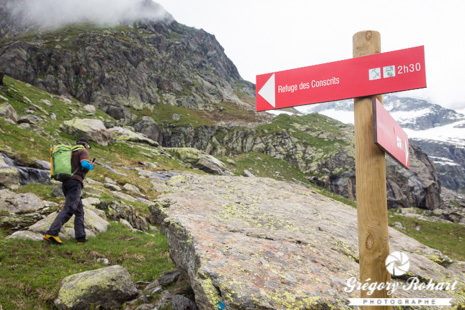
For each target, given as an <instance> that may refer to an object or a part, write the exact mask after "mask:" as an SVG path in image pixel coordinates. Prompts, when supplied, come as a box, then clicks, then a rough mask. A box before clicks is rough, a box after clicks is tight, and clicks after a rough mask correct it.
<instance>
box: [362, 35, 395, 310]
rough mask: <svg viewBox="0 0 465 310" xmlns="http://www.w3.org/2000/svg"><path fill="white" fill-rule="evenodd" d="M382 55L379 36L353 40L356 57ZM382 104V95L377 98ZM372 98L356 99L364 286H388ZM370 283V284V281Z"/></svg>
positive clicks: (382, 180) (382, 175)
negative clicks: (365, 284)
mask: <svg viewBox="0 0 465 310" xmlns="http://www.w3.org/2000/svg"><path fill="white" fill-rule="evenodd" d="M380 52H381V39H380V34H379V32H376V31H362V32H358V33H356V34H355V35H354V36H353V56H354V57H360V56H365V55H370V54H376V53H380ZM367 75H368V72H367ZM374 97H376V98H378V100H379V101H380V102H381V103H382V102H383V97H382V95H377V96H374ZM372 98H373V97H363V98H355V99H354V113H355V115H354V125H355V170H356V195H357V217H358V242H359V256H360V282H361V283H362V284H364V283H374V282H377V283H386V282H390V281H391V275H390V274H389V272H388V271H387V269H386V266H385V261H386V257H387V256H388V255H389V233H388V214H387V196H386V163H385V159H384V151H383V150H381V149H380V148H379V147H378V146H377V145H376V144H375V143H374V141H373V120H372V115H373V111H372ZM368 279H370V280H369V281H367V280H368ZM360 295H361V296H360V297H361V298H389V297H390V296H388V295H387V291H386V290H380V291H378V290H376V291H375V292H374V293H373V294H372V295H370V296H368V295H367V291H363V290H362V291H361V294H360ZM362 308H363V309H373V310H382V309H392V306H382V307H380V306H376V307H372V306H364V307H362Z"/></svg>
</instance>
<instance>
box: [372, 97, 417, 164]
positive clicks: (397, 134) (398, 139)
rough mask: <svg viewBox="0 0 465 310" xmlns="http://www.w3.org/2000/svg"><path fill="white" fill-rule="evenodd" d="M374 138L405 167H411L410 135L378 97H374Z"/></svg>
mask: <svg viewBox="0 0 465 310" xmlns="http://www.w3.org/2000/svg"><path fill="white" fill-rule="evenodd" d="M373 139H374V141H375V143H376V144H377V145H379V146H380V147H381V148H382V149H383V150H385V151H386V152H387V153H389V154H390V155H391V156H392V157H393V158H394V159H395V160H397V161H398V162H399V163H400V164H401V165H403V166H404V167H405V168H407V169H410V160H409V151H408V148H409V145H408V136H407V134H406V133H405V131H404V130H403V129H402V127H400V125H399V124H397V122H396V121H395V120H394V119H393V118H392V116H391V114H389V112H388V111H387V110H386V109H385V108H384V107H383V105H382V104H381V102H379V100H378V99H376V98H374V99H373Z"/></svg>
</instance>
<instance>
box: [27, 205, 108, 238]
mask: <svg viewBox="0 0 465 310" xmlns="http://www.w3.org/2000/svg"><path fill="white" fill-rule="evenodd" d="M57 215H58V212H53V213H51V214H50V215H49V216H47V217H46V218H44V219H43V220H40V221H38V222H37V223H35V224H34V225H32V226H30V227H29V228H28V230H29V231H30V232H34V233H36V234H39V235H42V236H43V235H45V233H46V232H47V231H48V229H49V228H50V226H51V225H52V223H53V221H54V220H55V218H56V216H57ZM108 225H109V223H108V222H107V221H106V220H104V219H103V218H101V217H100V216H99V215H97V214H96V213H95V211H94V210H92V209H89V208H84V228H85V231H86V236H87V237H95V236H97V235H98V234H99V233H100V232H104V231H107V228H108ZM59 236H60V238H63V239H73V238H74V221H72V220H70V221H68V222H67V223H66V224H65V225H63V227H62V228H61V231H60V235H59Z"/></svg>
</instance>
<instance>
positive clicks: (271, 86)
mask: <svg viewBox="0 0 465 310" xmlns="http://www.w3.org/2000/svg"><path fill="white" fill-rule="evenodd" d="M274 75H275V74H274V73H273V75H272V76H271V77H270V78H269V79H268V81H267V82H266V83H265V85H263V87H262V89H260V91H259V92H258V94H259V95H260V96H262V97H263V99H265V100H266V101H267V102H268V103H269V104H271V105H272V106H273V108H276V93H275V90H276V87H275V77H274Z"/></svg>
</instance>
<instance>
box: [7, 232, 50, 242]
mask: <svg viewBox="0 0 465 310" xmlns="http://www.w3.org/2000/svg"><path fill="white" fill-rule="evenodd" d="M6 239H23V240H33V241H42V240H44V235H43V234H39V233H35V232H32V231H27V230H20V231H16V232H14V233H13V234H11V235H9V236H8V237H6Z"/></svg>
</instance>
